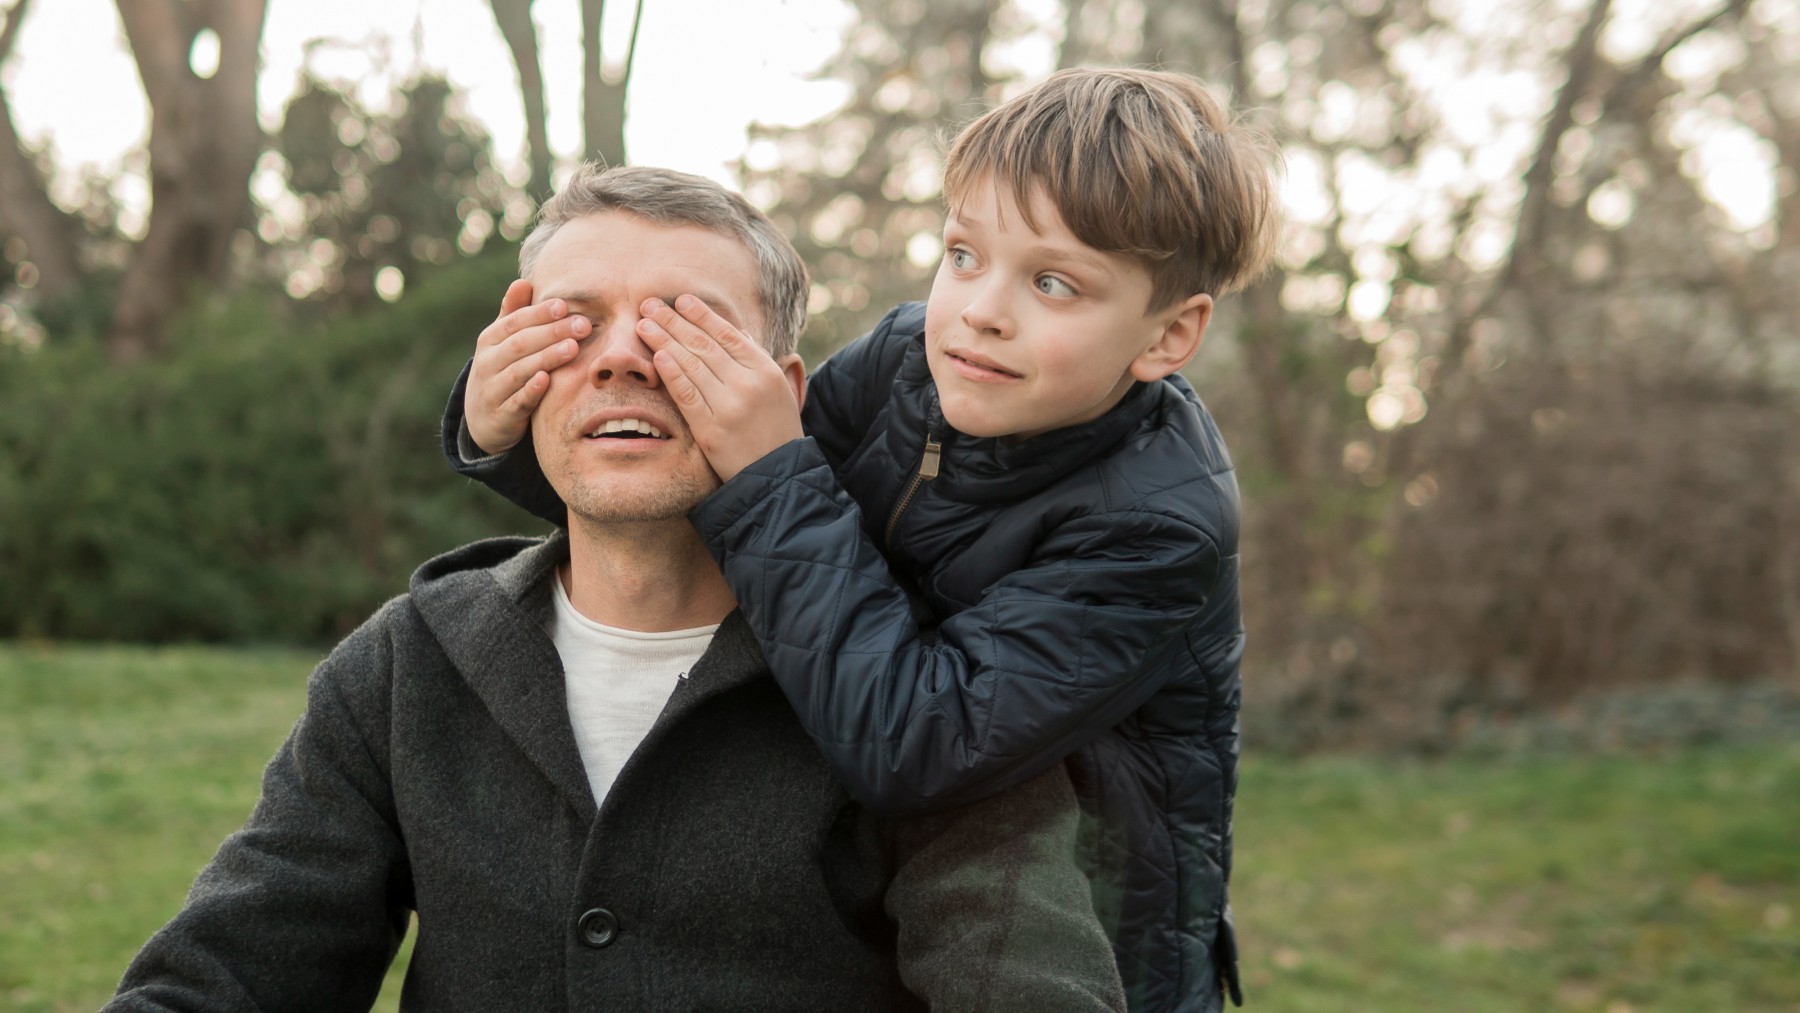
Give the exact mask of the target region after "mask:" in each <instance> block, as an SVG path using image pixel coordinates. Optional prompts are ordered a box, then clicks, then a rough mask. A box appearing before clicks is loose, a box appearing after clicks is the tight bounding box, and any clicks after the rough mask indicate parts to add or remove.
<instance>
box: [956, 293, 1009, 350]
mask: <svg viewBox="0 0 1800 1013" xmlns="http://www.w3.org/2000/svg"><path fill="white" fill-rule="evenodd" d="M962 321H963V323H964V324H965V325H966V326H967V327H968V328H969V329H970V330H974V331H979V332H980V333H983V334H991V335H995V336H997V337H1008V336H1010V335H1011V334H1012V312H1011V310H1010V309H1009V308H1008V306H1007V300H1006V293H1005V292H1004V291H1002V289H1001V286H999V285H983V286H982V287H981V288H980V290H979V291H977V292H974V293H973V298H971V299H970V300H969V301H968V303H967V304H966V305H964V306H963V311H962Z"/></svg>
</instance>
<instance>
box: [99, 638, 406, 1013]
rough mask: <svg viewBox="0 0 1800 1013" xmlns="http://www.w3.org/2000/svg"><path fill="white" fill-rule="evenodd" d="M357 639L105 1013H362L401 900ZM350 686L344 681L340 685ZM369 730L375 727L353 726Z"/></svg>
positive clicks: (371, 657) (371, 701)
mask: <svg viewBox="0 0 1800 1013" xmlns="http://www.w3.org/2000/svg"><path fill="white" fill-rule="evenodd" d="M371 626H373V624H370V625H369V626H365V627H364V628H363V630H361V631H358V633H356V634H353V635H352V637H351V638H350V639H349V640H348V641H346V642H345V645H344V646H343V647H341V648H339V650H338V651H337V652H334V653H333V655H332V657H331V658H328V659H327V660H326V661H325V662H324V663H323V664H321V665H320V667H319V669H318V671H316V672H315V673H314V674H313V677H312V679H311V681H310V682H309V683H308V688H307V705H306V713H305V714H304V715H303V716H302V717H301V719H300V721H299V723H298V724H296V725H295V726H294V730H293V732H292V733H291V734H290V735H289V737H288V740H287V741H286V742H285V743H284V744H283V745H282V747H281V749H280V751H279V752H277V753H276V754H275V758H274V760H272V761H271V762H270V764H269V766H268V769H267V770H266V771H265V772H264V775H263V790H262V798H261V800H260V801H259V802H258V803H257V805H256V808H255V810H254V811H253V812H252V813H251V815H250V819H249V821H248V822H247V823H246V824H245V825H244V827H243V829H242V830H240V831H238V832H237V833H235V834H233V835H231V836H230V837H229V838H227V839H226V840H225V843H224V844H223V845H221V846H220V848H219V851H218V854H217V855H215V856H214V858H213V859H212V861H211V862H210V863H208V865H207V866H206V868H205V869H204V870H202V871H201V873H200V876H199V878H198V879H196V880H195V881H194V885H193V888H192V889H191V890H190V891H189V893H188V897H187V901H186V903H185V904H184V905H183V907H182V909H181V911H180V913H178V914H177V915H176V916H175V917H174V918H173V919H172V920H171V921H170V922H169V923H168V924H167V925H165V926H164V927H163V928H162V929H161V930H160V931H158V932H157V933H156V934H155V935H154V936H152V937H151V939H150V941H149V942H148V943H146V944H145V945H144V947H143V949H142V950H140V951H139V952H138V955H137V957H136V959H134V960H133V961H132V963H131V966H130V968H129V969H128V970H127V971H126V972H125V976H124V979H123V980H122V981H121V982H120V984H119V992H118V994H117V995H116V996H115V997H114V998H113V1000H112V1001H111V1002H110V1003H108V1004H107V1006H106V1007H105V1008H106V1010H107V1011H109V1013H110V1011H114V1010H120V1011H123V1010H221V1011H223V1010H244V1009H260V1010H295V1011H300V1010H321V1009H368V1008H369V1006H370V1005H371V1004H373V1003H374V1001H375V997H376V995H377V994H378V993H379V992H380V990H381V980H382V976H383V974H384V973H385V972H386V970H387V967H388V965H389V964H390V963H391V962H392V961H393V958H394V954H395V952H396V951H397V950H398V949H399V946H400V940H401V937H402V936H403V935H404V934H405V931H406V924H407V909H406V907H405V906H404V905H405V904H407V903H409V901H407V899H406V898H408V897H409V896H410V892H411V891H410V887H409V886H408V885H407V869H406V858H405V852H404V850H403V847H402V844H401V841H400V837H399V834H398V833H397V831H396V830H395V826H396V817H395V813H394V809H393V800H392V794H391V791H390V787H389V780H388V777H387V774H386V772H385V771H384V770H382V769H381V767H380V765H379V763H378V761H377V757H380V756H385V755H386V749H385V747H384V746H383V745H382V744H381V743H379V742H374V741H370V739H371V736H370V735H368V734H365V731H364V727H363V726H362V725H360V724H359V721H358V716H357V714H356V711H355V709H356V708H360V707H369V708H379V707H382V706H383V704H382V703H381V694H380V693H379V692H376V691H375V690H373V689H369V691H367V692H365V693H362V694H361V696H362V699H360V700H358V699H357V696H358V693H357V691H356V689H355V686H356V685H361V686H363V687H373V686H375V684H376V683H377V682H385V678H384V679H381V680H375V679H371V678H369V677H368V675H369V669H367V668H366V667H364V666H367V665H370V664H376V663H379V664H385V657H386V655H387V652H386V650H385V638H383V637H381V636H380V634H379V633H376V632H373V631H372V630H371ZM353 673H354V674H355V675H356V676H357V678H356V679H350V678H347V676H350V675H352V674H353ZM365 721H366V724H367V726H368V728H371V729H382V728H385V727H386V723H385V720H384V719H382V718H381V717H380V715H379V714H378V713H377V714H374V715H373V716H365Z"/></svg>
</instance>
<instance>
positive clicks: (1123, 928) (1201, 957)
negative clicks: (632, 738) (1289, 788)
mask: <svg viewBox="0 0 1800 1013" xmlns="http://www.w3.org/2000/svg"><path fill="white" fill-rule="evenodd" d="M924 319H925V314H924V306H923V305H922V304H919V303H909V304H906V305H903V306H900V307H898V308H897V309H895V310H894V311H893V312H892V313H890V314H888V316H887V318H886V319H884V320H883V321H882V322H881V324H880V325H879V326H877V327H876V329H875V330H874V331H873V332H871V333H870V334H868V335H865V336H864V337H862V338H861V339H859V340H857V341H856V342H854V343H852V344H851V345H849V346H847V347H846V348H844V349H843V350H841V351H839V352H838V353H837V354H836V355H834V356H832V358H831V359H830V360H829V361H827V362H826V363H825V364H824V365H823V366H821V367H820V369H819V370H818V371H817V372H816V373H814V374H813V375H812V378H811V380H810V381H809V383H808V387H807V400H806V410H805V412H804V421H805V423H806V429H807V432H808V433H809V434H810V438H809V439H805V440H796V441H794V442H792V443H789V444H788V445H786V446H784V447H782V448H780V449H779V450H776V451H775V452H773V453H771V454H769V455H767V456H765V457H764V458H762V459H761V460H759V461H757V462H756V463H755V464H753V465H751V466H750V467H749V468H747V469H745V470H744V471H743V472H742V473H740V474H739V475H737V476H736V477H734V478H733V479H732V480H731V481H730V482H728V483H726V484H725V485H724V486H723V487H721V488H720V489H719V490H718V491H717V492H715V493H714V494H713V495H712V496H710V497H709V498H708V499H707V500H706V501H705V502H703V503H702V504H701V505H700V506H699V507H697V508H696V509H695V510H694V512H693V515H692V519H693V522H694V524H695V526H696V527H697V528H698V529H699V531H700V533H701V535H702V536H703V537H704V538H705V539H706V542H707V544H708V545H709V546H710V548H711V549H712V552H713V554H714V555H715V556H716V557H717V558H718V560H719V562H720V565H721V566H722V567H723V569H724V572H725V576H726V578H727V580H728V581H729V582H730V584H731V586H732V589H733V591H734V592H735V593H736V595H737V599H738V601H739V603H740V605H741V607H742V608H743V610H744V614H745V615H746V616H747V617H748V619H749V621H750V623H751V625H752V627H753V628H754V630H755V631H756V634H757V638H758V639H759V640H760V641H761V643H762V645H763V650H764V653H765V655H766V656H767V659H768V662H769V667H770V669H771V670H772V671H773V672H774V673H775V676H776V679H777V681H778V682H779V683H780V684H781V686H782V688H783V690H784V691H785V692H786V693H787V696H788V699H789V700H790V702H792V703H793V705H794V709H795V710H796V711H797V712H798V714H799V716H800V720H801V723H802V724H803V725H804V726H805V727H806V729H807V731H808V732H810V733H811V734H812V736H813V738H814V739H815V740H816V741H817V742H818V744H819V747H820V749H821V750H822V751H823V752H824V754H825V756H826V758H827V759H828V760H829V761H830V762H831V764H832V766H833V767H834V768H836V770H837V771H838V773H839V774H840V775H841V776H842V777H843V779H844V781H845V783H846V784H847V785H848V787H849V788H850V789H851V791H852V792H854V793H855V794H856V795H857V796H858V797H859V798H861V799H862V800H863V801H864V802H865V804H867V805H869V806H870V807H872V808H874V809H876V810H879V811H886V812H889V813H892V814H896V815H900V814H909V813H916V812H922V811H927V810H934V809H941V808H944V807H947V806H952V805H956V804H959V803H963V802H968V801H972V800H974V799H978V798H981V797H984V796H986V795H989V794H992V793H994V792H996V791H999V790H1001V789H1003V788H1005V787H1008V786H1010V785H1012V784H1016V783H1018V782H1019V781H1021V780H1023V779H1025V778H1027V777H1030V776H1031V775H1032V774H1035V773H1037V772H1039V771H1041V770H1043V769H1045V768H1047V767H1048V766H1050V765H1051V764H1053V763H1055V762H1056V761H1057V760H1059V759H1062V758H1064V757H1067V758H1068V761H1069V767H1070V772H1071V774H1072V776H1073V779H1074V781H1075V786H1076V790H1077V792H1078V793H1079V795H1080V796H1081V799H1082V804H1083V809H1084V813H1085V815H1086V816H1087V817H1088V818H1087V819H1086V821H1085V827H1084V833H1083V844H1082V847H1083V852H1082V854H1081V855H1080V859H1081V861H1082V863H1083V865H1084V867H1085V868H1086V870H1087V871H1088V873H1089V877H1090V879H1091V881H1092V884H1093V894H1094V902H1095V909H1096V911H1097V912H1098V913H1099V915H1100V920H1101V923H1102V924H1103V925H1104V926H1105V927H1106V928H1107V930H1108V932H1109V933H1110V934H1111V935H1112V937H1113V941H1114V952H1115V955H1116V956H1117V958H1118V962H1119V970H1120V974H1121V977H1122V979H1123V981H1124V984H1125V989H1126V993H1127V996H1128V997H1129V999H1130V1002H1131V1008H1132V1009H1134V1010H1156V1011H1183V1013H1186V1011H1210V1010H1217V1009H1219V1008H1220V1007H1221V1006H1222V995H1223V994H1224V993H1227V992H1228V993H1230V994H1231V996H1232V998H1233V999H1234V1000H1237V999H1238V995H1237V992H1238V988H1237V980H1236V979H1237V971H1236V946H1235V943H1234V941H1233V936H1232V928H1231V916H1230V911H1229V908H1228V905H1227V903H1226V881H1227V879H1228V877H1229V874H1230V868H1231V807H1232V800H1233V795H1234V794H1235V791H1236V786H1237V712H1238V662H1239V659H1240V657H1241V655H1242V649H1243V631H1242V626H1241V624H1240V621H1239V614H1238V575H1237V540H1238V500H1237V486H1236V481H1235V479H1234V477H1233V475H1232V469H1231V462H1230V459H1229V457H1228V456H1227V454H1226V451H1225V445H1224V441H1223V440H1222V439H1221V437H1220V435H1219V432H1218V430H1217V428H1216V427H1215V426H1214V424H1213V421H1212V418H1211V417H1210V416H1209V415H1208V414H1207V412H1206V409H1205V408H1204V407H1203V406H1202V405H1201V404H1200V401H1199V399H1198V397H1197V396H1196V395H1195V394H1194V391H1193V389H1192V388H1191V387H1190V386H1189V385H1188V384H1187V382H1186V381H1185V380H1183V379H1181V378H1180V377H1179V376H1176V377H1170V378H1169V379H1167V380H1164V381H1160V382H1157V383H1153V384H1137V385H1135V386H1134V387H1133V388H1132V389H1131V391H1130V393H1128V394H1127V395H1126V397H1125V399H1124V400H1123V401H1122V402H1121V403H1120V404H1119V405H1118V407H1116V408H1114V409H1113V410H1112V411H1111V412H1108V413H1107V414H1106V415H1104V416H1102V417H1101V418H1099V419H1096V420H1094V421H1093V422H1089V423H1086V424H1083V425H1080V426H1073V427H1070V428H1066V429H1061V430H1057V431H1055V432H1052V433H1048V434H1045V435H1043V436H1040V437H1037V438H1035V439H1031V440H1026V441H1022V442H1020V443H1017V444H1012V445H1009V444H1007V443H1005V442H1003V441H1001V440H998V439H978V438H973V437H967V436H963V435H961V434H959V433H956V432H955V431H953V430H951V429H949V428H948V426H947V425H946V424H945V423H944V420H943V416H942V414H941V412H940V411H939V409H938V403H937V393H936V387H935V386H934V384H933V383H932V380H931V375H930V373H929V371H928V369H927V367H926V362H925V351H924ZM466 376H467V373H466V371H465V374H464V377H465V380H459V382H458V384H457V388H456V390H455V391H454V392H453V393H452V397H451V400H450V405H449V409H448V412H447V414H446V416H445V441H444V442H445V447H444V449H445V453H446V456H448V457H449V458H450V460H451V462H452V464H453V465H455V466H456V467H457V469H458V470H459V471H462V472H464V473H465V474H470V475H473V476H474V477H476V478H479V479H481V480H482V481H484V482H486V483H488V484H489V485H492V486H494V488H496V489H497V490H498V491H500V492H501V493H502V494H504V495H506V496H507V497H508V498H510V499H512V500H513V501H514V502H516V503H519V504H520V505H521V506H524V507H526V508H527V509H530V510H532V511H533V512H534V513H537V514H538V515H539V516H542V517H544V518H546V519H548V520H551V521H553V522H555V523H564V522H565V514H564V510H563V506H562V503H561V502H560V501H559V500H558V499H557V498H556V495H555V493H554V492H553V491H552V490H551V489H550V488H549V485H548V483H547V482H545V481H544V479H543V476H542V474H541V473H540V472H539V471H538V470H537V468H536V462H535V455H534V454H533V453H532V452H531V450H530V447H529V445H528V444H521V445H520V447H518V448H515V449H514V450H513V451H512V452H510V453H507V454H503V455H500V456H498V457H492V458H486V459H483V460H481V461H478V462H474V463H472V464H470V463H464V462H463V461H462V458H461V454H460V453H459V452H458V445H457V436H456V434H457V433H458V432H459V431H460V430H461V428H462V386H463V383H464V382H465V381H466Z"/></svg>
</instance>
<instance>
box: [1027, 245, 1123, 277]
mask: <svg viewBox="0 0 1800 1013" xmlns="http://www.w3.org/2000/svg"><path fill="white" fill-rule="evenodd" d="M1090 251H1091V248H1090V247H1087V246H1083V247H1081V248H1080V249H1070V248H1069V247H1067V246H1054V245H1052V244H1050V243H1039V244H1038V245H1036V246H1033V247H1032V248H1031V249H1030V250H1029V251H1028V252H1029V253H1030V254H1031V255H1032V256H1034V257H1038V258H1041V259H1043V260H1058V261H1062V262H1064V263H1069V264H1075V265H1078V266H1080V267H1086V268H1090V269H1092V270H1095V271H1102V272H1104V273H1106V274H1108V275H1110V274H1112V273H1113V267H1112V265H1111V264H1110V263H1108V262H1107V261H1106V259H1105V258H1104V257H1102V256H1100V255H1099V253H1097V252H1090Z"/></svg>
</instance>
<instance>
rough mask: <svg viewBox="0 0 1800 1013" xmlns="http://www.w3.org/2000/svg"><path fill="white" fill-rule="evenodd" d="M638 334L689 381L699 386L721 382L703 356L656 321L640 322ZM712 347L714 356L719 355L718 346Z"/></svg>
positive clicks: (643, 320) (643, 319)
mask: <svg viewBox="0 0 1800 1013" xmlns="http://www.w3.org/2000/svg"><path fill="white" fill-rule="evenodd" d="M638 334H639V335H641V336H642V337H643V339H644V343H645V344H646V345H649V346H650V350H651V351H652V352H653V353H655V355H656V356H657V357H658V358H662V357H664V356H667V357H668V358H669V360H670V361H672V362H674V363H675V365H676V366H677V367H679V368H680V370H681V372H682V373H684V374H686V375H687V378H688V379H689V381H691V382H693V383H697V384H712V383H718V382H719V376H718V374H717V373H716V372H714V370H713V367H712V364H711V363H709V362H707V361H706V358H705V357H704V356H703V355H698V354H695V352H694V350H693V349H691V348H689V347H688V346H686V345H684V344H682V343H681V342H680V341H678V340H676V339H675V337H674V336H673V335H671V334H669V332H668V331H665V330H663V329H662V327H661V326H660V325H658V324H657V322H656V321H654V320H652V319H650V318H649V317H644V318H642V319H640V320H639V321H638ZM712 347H713V348H714V349H715V351H714V353H713V354H715V355H716V354H718V353H717V351H716V349H717V347H718V346H716V345H714V346H712Z"/></svg>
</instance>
